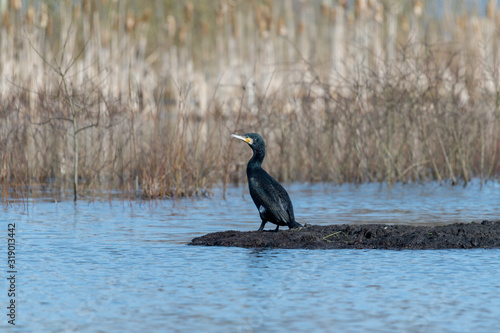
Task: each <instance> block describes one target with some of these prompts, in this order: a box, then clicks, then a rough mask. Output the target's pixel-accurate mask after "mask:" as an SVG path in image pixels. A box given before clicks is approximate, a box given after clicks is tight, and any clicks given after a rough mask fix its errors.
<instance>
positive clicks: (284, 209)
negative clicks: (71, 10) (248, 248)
mask: <svg viewBox="0 0 500 333" xmlns="http://www.w3.org/2000/svg"><path fill="white" fill-rule="evenodd" d="M231 136H232V137H234V138H237V139H240V140H243V141H245V142H246V143H248V145H249V146H250V148H252V150H253V156H252V158H251V159H250V161H248V165H247V177H248V187H249V189H250V195H251V196H252V199H253V202H254V203H255V206H257V209H258V210H259V214H260V218H261V219H262V224H261V225H260V228H259V231H262V230H263V229H264V226H265V225H266V222H271V223H274V224H276V225H277V227H276V229H275V230H274V231H278V230H279V228H280V225H281V226H285V225H286V226H288V228H290V229H292V228H298V227H301V226H302V225H300V224H299V223H297V222H295V217H294V215H293V206H292V201H290V197H289V196H288V193H287V192H286V191H285V189H284V188H283V186H281V184H280V183H278V182H277V181H276V179H274V178H273V177H271V176H270V175H269V174H268V173H267V172H266V171H265V170H264V169H262V167H261V166H262V161H263V160H264V156H265V155H266V146H265V144H264V140H263V139H262V137H261V136H260V135H259V134H256V133H247V134H245V135H242V136H241V135H235V134H231Z"/></svg>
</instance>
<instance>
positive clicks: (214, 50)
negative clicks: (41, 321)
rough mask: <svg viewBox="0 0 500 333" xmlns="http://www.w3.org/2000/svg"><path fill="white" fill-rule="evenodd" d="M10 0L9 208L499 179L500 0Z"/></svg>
mask: <svg viewBox="0 0 500 333" xmlns="http://www.w3.org/2000/svg"><path fill="white" fill-rule="evenodd" d="M2 3H3V4H4V5H3V6H1V7H0V11H1V26H0V46H1V47H0V110H1V112H0V186H1V193H2V198H3V200H4V201H9V200H10V199H13V198H27V197H30V196H38V195H41V194H40V193H43V191H40V190H48V191H49V193H50V196H55V197H56V199H57V198H59V197H60V198H61V199H64V198H66V197H67V194H66V190H67V189H69V188H71V186H72V184H73V182H74V183H75V184H76V188H77V189H78V192H79V193H80V194H83V195H86V196H92V195H96V194H97V193H102V191H104V192H106V193H109V195H111V194H112V193H120V195H121V196H123V197H126V198H135V197H136V196H137V194H142V195H143V196H144V197H147V198H157V197H160V196H174V197H178V196H193V195H208V194H210V190H211V189H212V188H213V187H214V186H227V184H229V183H237V182H244V181H245V171H244V170H245V165H246V162H247V160H248V158H249V157H250V150H249V149H248V148H247V147H245V146H244V145H242V144H238V145H236V144H234V145H233V142H232V141H231V140H230V134H231V133H234V132H236V133H240V134H242V133H246V132H258V133H260V134H261V135H262V136H263V137H264V138H265V139H266V141H267V152H268V154H267V157H266V160H265V162H264V164H265V168H266V169H267V170H268V171H269V172H270V173H271V174H273V175H274V176H276V178H278V180H280V181H305V182H335V183H343V182H355V183H361V182H389V183H393V182H424V181H428V180H436V181H439V182H450V183H452V184H464V185H467V183H468V182H469V181H470V180H471V179H472V178H479V179H480V182H481V184H482V183H483V182H487V181H490V180H493V179H497V178H498V177H499V176H500V151H499V150H500V134H499V133H498V132H499V129H500V77H499V74H500V73H499V62H500V59H499V56H500V48H499V47H500V45H499V29H498V27H499V25H500V16H499V14H500V13H499V11H498V8H497V6H496V1H482V2H481V1H479V2H474V3H472V4H470V3H469V2H467V1H466V2H453V1H439V2H434V1H428V2H426V1H419V0H415V1H392V0H385V1H378V0H356V1H344V0H339V1H328V0H326V1H299V0H288V1H265V0H262V1H257V0H254V1H237V0H234V1H229V0H226V1H215V2H214V1H208V0H207V1H193V2H186V1H184V2H182V1H167V0H164V1H150V2H141V5H140V6H139V5H138V4H137V2H134V1H111V0H108V1H90V0H85V1H60V2H53V1H37V2H22V1H18V0H11V1H9V2H2ZM144 3H146V5H144ZM75 179H76V181H74V180H75Z"/></svg>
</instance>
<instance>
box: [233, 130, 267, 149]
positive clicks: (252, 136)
mask: <svg viewBox="0 0 500 333" xmlns="http://www.w3.org/2000/svg"><path fill="white" fill-rule="evenodd" d="M231 136H232V137H233V138H236V139H240V140H242V141H245V142H246V143H248V145H249V146H250V147H252V148H255V147H258V146H264V140H263V139H262V137H261V136H260V135H259V134H257V133H247V134H243V135H236V134H231Z"/></svg>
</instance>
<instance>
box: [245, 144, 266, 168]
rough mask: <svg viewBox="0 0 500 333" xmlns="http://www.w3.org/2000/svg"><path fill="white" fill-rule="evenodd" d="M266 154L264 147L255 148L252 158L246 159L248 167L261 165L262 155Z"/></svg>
mask: <svg viewBox="0 0 500 333" xmlns="http://www.w3.org/2000/svg"><path fill="white" fill-rule="evenodd" d="M265 156H266V149H265V148H263V147H262V148H256V149H255V150H254V151H253V155H252V158H251V159H250V161H248V168H254V167H259V168H260V167H261V166H262V161H264V157H265Z"/></svg>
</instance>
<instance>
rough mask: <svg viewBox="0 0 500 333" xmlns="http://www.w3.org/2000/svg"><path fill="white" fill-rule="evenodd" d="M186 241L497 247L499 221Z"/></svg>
mask: <svg viewBox="0 0 500 333" xmlns="http://www.w3.org/2000/svg"><path fill="white" fill-rule="evenodd" d="M189 245H205V246H237V247H245V248H282V249H349V248H355V249H470V248H500V221H496V222H493V221H483V222H481V223H475V222H472V223H454V224H448V225H444V226H433V227H425V226H410V225H386V224H364V225H363V224H343V225H328V226H319V225H306V226H305V227H303V228H301V229H292V230H283V231H279V232H271V231H267V232H258V231H247V232H241V231H223V232H214V233H210V234H207V235H205V236H202V237H197V238H194V239H193V240H192V241H191V243H189Z"/></svg>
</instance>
